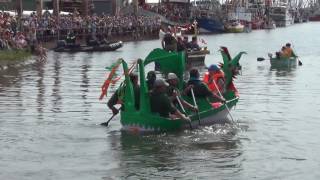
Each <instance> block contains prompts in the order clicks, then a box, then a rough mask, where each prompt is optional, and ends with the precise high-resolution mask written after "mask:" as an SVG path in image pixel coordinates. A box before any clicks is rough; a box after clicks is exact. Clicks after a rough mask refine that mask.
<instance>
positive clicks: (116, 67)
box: [99, 59, 122, 100]
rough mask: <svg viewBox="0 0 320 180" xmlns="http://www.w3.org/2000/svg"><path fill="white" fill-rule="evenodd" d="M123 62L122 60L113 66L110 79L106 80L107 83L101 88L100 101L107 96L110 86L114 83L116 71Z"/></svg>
mask: <svg viewBox="0 0 320 180" xmlns="http://www.w3.org/2000/svg"><path fill="white" fill-rule="evenodd" d="M121 62H122V60H121V59H119V60H118V61H117V62H116V63H115V64H114V65H112V68H111V72H110V73H109V75H108V78H107V79H106V80H105V82H104V83H103V85H102V87H101V95H100V98H99V100H102V99H103V97H104V96H106V95H107V91H108V88H109V85H110V83H111V81H112V78H113V76H114V74H115V72H116V70H117V69H118V67H119V65H120V64H121Z"/></svg>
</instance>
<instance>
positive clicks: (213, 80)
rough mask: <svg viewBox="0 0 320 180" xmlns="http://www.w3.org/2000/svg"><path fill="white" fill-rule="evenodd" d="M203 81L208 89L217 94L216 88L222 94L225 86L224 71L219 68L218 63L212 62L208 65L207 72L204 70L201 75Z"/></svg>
mask: <svg viewBox="0 0 320 180" xmlns="http://www.w3.org/2000/svg"><path fill="white" fill-rule="evenodd" d="M203 82H204V83H205V84H207V86H208V87H209V89H210V90H211V91H212V92H213V93H215V94H218V90H219V91H220V92H221V93H222V94H223V93H224V92H225V89H226V88H225V78H224V73H223V71H221V70H220V68H219V67H218V65H215V64H212V65H210V66H209V68H208V72H206V73H205V74H204V76H203ZM216 86H217V87H216ZM217 88H218V89H217Z"/></svg>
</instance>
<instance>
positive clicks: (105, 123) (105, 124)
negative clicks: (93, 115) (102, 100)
mask: <svg viewBox="0 0 320 180" xmlns="http://www.w3.org/2000/svg"><path fill="white" fill-rule="evenodd" d="M119 109H120V108H119ZM119 109H117V110H119ZM117 114H118V113H117ZM117 114H113V115H112V116H111V117H110V118H109V119H108V121H107V122H104V123H101V124H100V125H101V126H108V125H109V122H110V121H111V120H112V119H113V118H114V117H115V116H116V115H117Z"/></svg>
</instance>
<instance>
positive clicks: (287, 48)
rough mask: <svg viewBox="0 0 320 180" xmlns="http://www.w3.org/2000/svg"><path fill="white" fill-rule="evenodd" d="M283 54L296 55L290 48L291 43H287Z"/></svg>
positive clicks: (286, 55)
mask: <svg viewBox="0 0 320 180" xmlns="http://www.w3.org/2000/svg"><path fill="white" fill-rule="evenodd" d="M284 56H285V57H288V58H289V57H296V55H295V54H294V52H293V50H292V48H291V44H290V43H287V44H286V46H285V49H284Z"/></svg>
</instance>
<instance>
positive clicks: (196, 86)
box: [183, 69, 225, 103]
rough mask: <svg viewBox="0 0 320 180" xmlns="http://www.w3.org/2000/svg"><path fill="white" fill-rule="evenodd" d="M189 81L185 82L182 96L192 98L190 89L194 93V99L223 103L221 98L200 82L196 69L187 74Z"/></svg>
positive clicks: (223, 100)
mask: <svg viewBox="0 0 320 180" xmlns="http://www.w3.org/2000/svg"><path fill="white" fill-rule="evenodd" d="M189 75H190V79H189V81H188V82H187V86H186V88H185V89H184V91H183V94H185V95H187V96H189V97H192V93H191V89H193V91H194V96H195V97H196V98H210V99H211V102H217V101H219V102H223V103H224V102H225V99H224V98H223V97H220V96H219V95H218V94H216V93H213V92H212V91H211V90H210V89H209V87H208V86H207V85H206V84H205V83H204V82H202V81H201V80H200V78H199V77H200V73H199V71H198V69H191V70H190V72H189Z"/></svg>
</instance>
